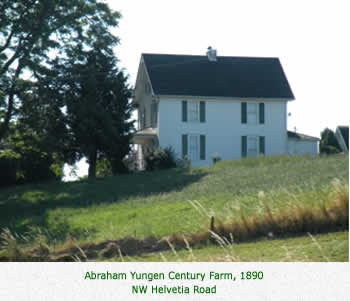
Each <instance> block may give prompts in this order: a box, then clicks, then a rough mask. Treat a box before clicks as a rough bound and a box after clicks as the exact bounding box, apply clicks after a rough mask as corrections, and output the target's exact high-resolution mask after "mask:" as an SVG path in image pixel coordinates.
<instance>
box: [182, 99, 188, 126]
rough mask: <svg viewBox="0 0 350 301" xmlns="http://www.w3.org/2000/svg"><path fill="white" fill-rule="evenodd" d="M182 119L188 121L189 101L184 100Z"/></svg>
mask: <svg viewBox="0 0 350 301" xmlns="http://www.w3.org/2000/svg"><path fill="white" fill-rule="evenodd" d="M182 121H183V122H187V101H185V100H183V101H182Z"/></svg>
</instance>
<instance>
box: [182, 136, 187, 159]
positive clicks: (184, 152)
mask: <svg viewBox="0 0 350 301" xmlns="http://www.w3.org/2000/svg"><path fill="white" fill-rule="evenodd" d="M187 149H188V147H187V135H182V158H185V156H187V153H188V151H187Z"/></svg>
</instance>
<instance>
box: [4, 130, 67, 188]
mask: <svg viewBox="0 0 350 301" xmlns="http://www.w3.org/2000/svg"><path fill="white" fill-rule="evenodd" d="M6 147H7V148H6V150H3V151H0V166H1V171H2V172H1V174H2V175H4V176H5V179H4V181H0V183H1V185H9V184H15V183H17V184H18V183H30V182H40V181H48V180H53V179H61V178H62V176H63V162H62V161H60V160H59V159H58V157H57V155H56V154H55V153H51V152H49V149H48V145H47V144H46V142H45V139H44V138H43V137H40V136H39V135H37V134H34V133H29V132H25V133H23V132H20V131H18V130H16V131H15V133H14V134H12V135H11V136H9V137H8V143H7V146H6Z"/></svg>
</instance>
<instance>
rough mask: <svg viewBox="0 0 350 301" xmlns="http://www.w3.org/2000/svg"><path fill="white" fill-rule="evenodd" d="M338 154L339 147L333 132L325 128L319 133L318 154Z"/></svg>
mask: <svg viewBox="0 0 350 301" xmlns="http://www.w3.org/2000/svg"><path fill="white" fill-rule="evenodd" d="M339 152H340V147H339V144H338V141H337V138H336V137H335V134H334V132H333V131H332V130H331V129H329V128H325V129H324V130H323V131H322V132H321V141H320V153H321V154H335V153H339Z"/></svg>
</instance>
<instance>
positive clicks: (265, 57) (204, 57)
mask: <svg viewBox="0 0 350 301" xmlns="http://www.w3.org/2000/svg"><path fill="white" fill-rule="evenodd" d="M141 55H142V56H143V55H158V56H177V57H180V56H188V57H200V58H203V59H207V55H198V54H179V53H151V52H144V53H141ZM217 57H218V58H242V59H278V60H279V57H274V56H240V55H238V56H226V55H220V56H219V55H218V56H217Z"/></svg>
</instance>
